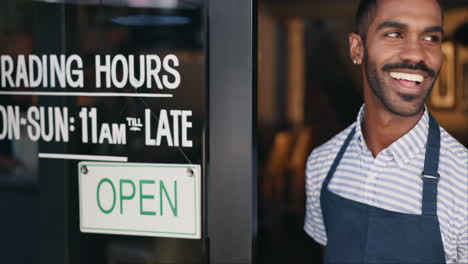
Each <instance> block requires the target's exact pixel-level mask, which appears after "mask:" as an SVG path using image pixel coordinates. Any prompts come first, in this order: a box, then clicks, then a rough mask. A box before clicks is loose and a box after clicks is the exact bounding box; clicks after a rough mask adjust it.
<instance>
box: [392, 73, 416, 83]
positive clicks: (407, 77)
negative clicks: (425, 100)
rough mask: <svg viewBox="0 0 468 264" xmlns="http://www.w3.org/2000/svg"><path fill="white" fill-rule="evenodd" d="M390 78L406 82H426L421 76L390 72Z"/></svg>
mask: <svg viewBox="0 0 468 264" xmlns="http://www.w3.org/2000/svg"><path fill="white" fill-rule="evenodd" d="M390 76H392V78H395V79H397V80H406V81H413V82H422V81H423V80H424V76H422V75H420V74H411V73H403V72H390Z"/></svg>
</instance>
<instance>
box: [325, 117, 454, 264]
mask: <svg viewBox="0 0 468 264" xmlns="http://www.w3.org/2000/svg"><path fill="white" fill-rule="evenodd" d="M355 131H356V128H355V127H354V128H353V129H352V131H351V133H350V134H349V136H348V137H347V138H346V140H345V141H344V143H343V146H342V147H341V149H340V151H339V152H338V155H337V156H336V158H335V160H334V161H333V164H332V166H331V168H330V170H329V172H328V174H327V177H326V178H325V180H324V182H323V185H322V189H321V193H320V195H321V197H320V202H321V208H322V213H323V218H324V223H325V230H326V233H327V238H328V243H327V246H326V248H325V256H324V263H338V264H341V263H376V264H383V263H398V264H410V263H411V264H413V263H415V264H416V263H420V264H432V263H434V264H436V263H437V264H440V263H445V253H444V248H443V244H442V238H441V233H440V228H439V221H438V219H437V184H438V181H439V179H440V175H439V174H438V173H437V169H438V166H439V152H440V130H439V126H438V124H437V123H436V121H435V120H434V118H433V117H432V116H431V115H430V114H429V133H428V137H427V144H426V154H425V155H426V156H425V161H424V170H423V172H422V173H421V178H422V181H423V192H422V214H421V215H412V214H404V213H398V212H392V211H388V210H384V209H381V208H377V207H373V206H370V205H367V204H364V203H360V202H356V201H352V200H349V199H345V198H343V197H341V196H338V195H336V194H334V193H332V192H330V191H329V190H328V184H329V183H330V180H331V178H332V176H333V174H334V172H335V170H336V168H337V167H338V164H339V163H340V160H341V159H342V157H343V154H344V153H345V151H346V148H347V146H348V145H349V142H350V141H351V139H352V137H353V135H354V133H355Z"/></svg>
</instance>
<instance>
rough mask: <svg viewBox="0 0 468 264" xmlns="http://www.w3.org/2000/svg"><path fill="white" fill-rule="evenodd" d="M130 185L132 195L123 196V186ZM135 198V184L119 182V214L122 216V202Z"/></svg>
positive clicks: (127, 181) (126, 181)
mask: <svg viewBox="0 0 468 264" xmlns="http://www.w3.org/2000/svg"><path fill="white" fill-rule="evenodd" d="M124 184H130V185H131V186H132V194H130V195H127V196H125V195H124V193H123V185H124ZM133 197H135V184H134V183H133V181H131V180H120V214H123V201H124V200H131V199H133Z"/></svg>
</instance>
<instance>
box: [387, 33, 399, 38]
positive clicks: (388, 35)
mask: <svg viewBox="0 0 468 264" xmlns="http://www.w3.org/2000/svg"><path fill="white" fill-rule="evenodd" d="M385 36H387V37H391V38H399V37H401V34H400V33H399V32H391V33H388V34H385Z"/></svg>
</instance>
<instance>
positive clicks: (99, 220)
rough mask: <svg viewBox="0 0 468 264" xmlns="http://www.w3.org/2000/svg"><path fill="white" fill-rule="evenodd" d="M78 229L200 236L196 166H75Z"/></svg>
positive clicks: (95, 163) (163, 235)
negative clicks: (78, 209) (77, 185)
mask: <svg viewBox="0 0 468 264" xmlns="http://www.w3.org/2000/svg"><path fill="white" fill-rule="evenodd" d="M78 170H79V199H80V230H81V232H86V233H103V234H119V235H137V236H154V237H176V238H192V239H199V238H201V183H200V179H201V176H200V175H201V173H200V165H191V164H190V165H189V164H183V165H182V164H144V163H110V162H80V163H79V164H78Z"/></svg>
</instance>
